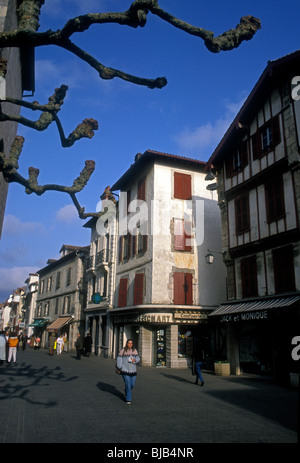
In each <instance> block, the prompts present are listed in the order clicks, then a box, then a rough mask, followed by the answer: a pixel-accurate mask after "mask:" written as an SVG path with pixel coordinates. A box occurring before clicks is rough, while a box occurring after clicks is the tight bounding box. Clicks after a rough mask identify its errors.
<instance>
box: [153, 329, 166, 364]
mask: <svg viewBox="0 0 300 463" xmlns="http://www.w3.org/2000/svg"><path fill="white" fill-rule="evenodd" d="M155 341H156V342H155V344H154V345H155V351H156V352H155V353H156V355H155V358H156V366H157V367H165V366H166V330H165V329H164V328H159V329H157V330H156V331H155Z"/></svg>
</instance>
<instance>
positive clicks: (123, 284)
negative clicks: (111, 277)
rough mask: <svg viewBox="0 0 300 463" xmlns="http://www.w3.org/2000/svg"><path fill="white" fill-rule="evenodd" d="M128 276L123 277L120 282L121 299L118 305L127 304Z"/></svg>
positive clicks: (124, 305) (123, 305)
mask: <svg viewBox="0 0 300 463" xmlns="http://www.w3.org/2000/svg"><path fill="white" fill-rule="evenodd" d="M127 282H128V280H127V278H121V279H120V283H119V301H118V307H126V306H127Z"/></svg>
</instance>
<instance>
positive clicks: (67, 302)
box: [63, 296, 71, 314]
mask: <svg viewBox="0 0 300 463" xmlns="http://www.w3.org/2000/svg"><path fill="white" fill-rule="evenodd" d="M70 302H71V298H70V296H65V297H64V306H63V314H65V313H69V312H70Z"/></svg>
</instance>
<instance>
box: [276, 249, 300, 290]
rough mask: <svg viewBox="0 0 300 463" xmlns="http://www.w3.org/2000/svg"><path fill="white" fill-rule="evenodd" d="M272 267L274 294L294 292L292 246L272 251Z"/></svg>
mask: <svg viewBox="0 0 300 463" xmlns="http://www.w3.org/2000/svg"><path fill="white" fill-rule="evenodd" d="M273 266H274V283H275V291H276V293H284V292H288V291H295V289H296V286H295V270H294V256H293V246H284V247H282V248H278V249H274V250H273Z"/></svg>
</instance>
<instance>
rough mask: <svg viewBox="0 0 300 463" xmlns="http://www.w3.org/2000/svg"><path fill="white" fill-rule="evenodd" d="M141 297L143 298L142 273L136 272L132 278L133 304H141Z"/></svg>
mask: <svg viewBox="0 0 300 463" xmlns="http://www.w3.org/2000/svg"><path fill="white" fill-rule="evenodd" d="M143 299H144V274H143V273H137V274H136V275H135V279H134V298H133V304H134V305H140V304H143Z"/></svg>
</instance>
